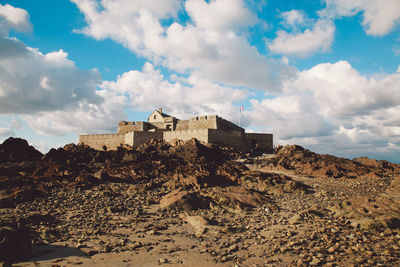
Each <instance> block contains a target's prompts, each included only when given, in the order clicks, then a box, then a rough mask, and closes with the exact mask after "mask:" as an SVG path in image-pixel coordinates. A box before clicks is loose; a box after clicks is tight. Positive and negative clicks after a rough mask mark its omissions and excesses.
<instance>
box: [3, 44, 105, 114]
mask: <svg viewBox="0 0 400 267" xmlns="http://www.w3.org/2000/svg"><path fill="white" fill-rule="evenodd" d="M0 59H1V60H0V113H3V114H7V113H8V114H11V113H12V114H18V113H19V114H23V113H35V112H40V111H51V110H61V109H64V108H66V107H67V106H69V105H74V104H77V103H78V102H79V101H82V100H85V101H87V102H89V103H100V102H101V101H102V100H103V99H102V98H101V97H99V96H98V95H97V94H96V87H95V86H96V84H98V83H100V81H101V77H100V74H99V73H98V71H96V70H91V71H85V70H81V69H79V68H77V67H76V66H75V64H74V63H73V62H72V61H70V60H69V59H68V58H67V53H65V52H63V51H62V50H60V51H57V52H51V53H48V54H42V53H40V52H39V51H38V50H36V49H31V48H29V47H25V54H24V55H21V56H15V57H5V58H4V57H3V58H0Z"/></svg>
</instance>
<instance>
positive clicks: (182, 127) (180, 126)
mask: <svg viewBox="0 0 400 267" xmlns="http://www.w3.org/2000/svg"><path fill="white" fill-rule="evenodd" d="M187 130H189V121H188V120H184V121H178V122H177V123H176V127H175V131H187Z"/></svg>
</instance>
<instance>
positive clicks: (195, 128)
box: [79, 108, 273, 152]
mask: <svg viewBox="0 0 400 267" xmlns="http://www.w3.org/2000/svg"><path fill="white" fill-rule="evenodd" d="M192 138H196V139H197V140H199V141H201V142H204V143H213V144H219V145H223V146H229V147H233V148H235V149H237V150H240V151H243V152H249V151H260V152H269V151H271V150H272V147H273V137H272V134H264V133H245V131H244V129H243V128H241V127H239V126H237V125H235V124H234V123H232V122H230V121H227V120H225V119H223V118H221V117H218V116H217V115H210V116H200V117H194V118H191V119H189V120H179V119H177V118H175V117H172V116H170V115H168V114H165V113H163V112H162V109H161V108H160V109H158V110H155V111H153V112H152V113H151V114H150V116H149V118H148V121H147V122H144V121H138V122H126V121H121V122H119V124H118V131H117V134H90V135H80V136H79V143H80V144H85V145H88V146H90V147H92V148H94V149H97V150H103V149H105V148H106V149H109V150H116V149H117V148H118V147H119V146H122V145H130V146H132V147H138V146H140V145H141V144H143V143H146V142H148V141H149V140H151V139H160V140H164V141H171V140H173V139H180V140H189V139H192Z"/></svg>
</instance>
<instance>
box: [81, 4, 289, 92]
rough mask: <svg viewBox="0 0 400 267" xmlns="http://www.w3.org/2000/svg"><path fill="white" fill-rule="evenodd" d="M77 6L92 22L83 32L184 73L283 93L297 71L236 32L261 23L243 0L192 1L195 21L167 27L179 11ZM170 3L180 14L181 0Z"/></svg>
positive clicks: (190, 7) (190, 8)
mask: <svg viewBox="0 0 400 267" xmlns="http://www.w3.org/2000/svg"><path fill="white" fill-rule="evenodd" d="M73 2H74V3H76V4H77V6H78V8H79V9H80V10H81V12H82V13H83V14H84V15H85V18H86V21H87V23H88V26H87V27H86V28H84V29H83V30H81V32H82V33H84V34H86V35H88V36H92V37H94V38H96V39H105V38H111V39H113V40H115V41H116V42H118V43H121V44H122V45H124V46H125V47H127V48H129V49H130V50H132V51H133V52H135V53H138V54H139V55H141V56H144V57H145V58H147V59H148V60H151V61H152V62H153V63H154V64H156V65H162V66H166V67H168V68H169V69H171V70H174V71H177V72H179V73H187V72H189V73H190V72H192V71H196V72H201V73H202V75H205V76H207V77H208V78H209V79H210V80H213V81H218V82H222V83H225V84H229V85H235V86H245V87H253V88H261V89H266V90H270V91H278V90H279V88H280V83H281V80H282V79H285V78H287V77H288V76H290V75H291V73H292V71H293V70H292V69H291V68H290V67H288V66H285V65H284V64H282V63H281V62H280V61H278V60H276V61H275V60H272V59H268V58H267V57H265V56H263V55H261V54H260V53H259V52H258V51H257V49H256V48H255V47H252V46H251V45H250V44H249V43H248V41H247V39H246V38H245V37H244V36H241V35H240V34H239V33H237V32H236V31H237V30H238V29H240V28H241V27H248V26H250V25H253V23H254V22H255V21H256V20H257V17H256V15H255V14H252V13H251V12H250V11H249V10H248V9H246V7H245V5H244V2H243V1H241V0H235V1H226V0H217V1H211V2H210V3H207V2H205V1H203V0H190V1H187V2H186V5H185V7H186V11H187V12H188V14H189V15H190V16H192V17H191V19H192V20H193V23H192V22H191V21H188V22H186V24H185V25H183V24H179V23H178V22H173V23H172V24H171V25H168V26H165V25H162V24H161V22H160V21H161V18H165V17H168V16H170V17H171V16H173V12H162V13H161V14H155V13H154V6H149V5H143V6H140V7H139V5H137V4H134V3H133V2H132V4H129V3H130V2H129V3H126V2H124V1H113V2H112V3H113V6H112V7H110V6H109V4H108V2H104V1H102V2H101V3H100V4H98V3H97V2H95V1H89V0H86V1H83V0H73ZM150 2H152V1H150ZM157 3H158V1H157ZM167 3H169V5H170V7H171V8H170V9H171V10H176V12H177V10H179V5H176V2H175V1H168V2H167ZM96 5H97V6H96ZM100 7H101V8H102V10H101V11H99V8H100ZM117 7H118V8H117ZM174 8H175V9H174ZM119 9H123V10H124V11H123V12H118V10H119ZM222 10H224V12H222ZM243 66H246V68H243Z"/></svg>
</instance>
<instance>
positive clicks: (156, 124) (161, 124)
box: [150, 121, 165, 129]
mask: <svg viewBox="0 0 400 267" xmlns="http://www.w3.org/2000/svg"><path fill="white" fill-rule="evenodd" d="M150 124H151V125H152V126H154V127H155V128H156V129H165V123H164V121H163V122H150Z"/></svg>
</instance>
